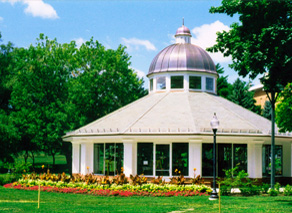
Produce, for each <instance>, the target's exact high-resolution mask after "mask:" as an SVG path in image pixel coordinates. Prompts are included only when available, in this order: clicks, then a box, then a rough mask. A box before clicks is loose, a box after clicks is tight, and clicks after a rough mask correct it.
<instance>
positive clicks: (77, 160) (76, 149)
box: [72, 143, 80, 174]
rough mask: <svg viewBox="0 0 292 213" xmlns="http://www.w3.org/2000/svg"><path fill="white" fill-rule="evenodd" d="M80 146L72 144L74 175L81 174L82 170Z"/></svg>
mask: <svg viewBox="0 0 292 213" xmlns="http://www.w3.org/2000/svg"><path fill="white" fill-rule="evenodd" d="M79 165H80V144H79V143H73V144H72V173H73V174H74V173H79V171H80V168H79Z"/></svg>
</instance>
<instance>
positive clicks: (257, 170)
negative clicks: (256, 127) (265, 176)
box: [247, 143, 263, 178]
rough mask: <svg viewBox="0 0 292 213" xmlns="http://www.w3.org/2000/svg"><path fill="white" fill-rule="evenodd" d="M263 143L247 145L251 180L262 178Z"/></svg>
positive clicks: (248, 169)
mask: <svg viewBox="0 0 292 213" xmlns="http://www.w3.org/2000/svg"><path fill="white" fill-rule="evenodd" d="M262 146H263V145H262V143H260V144H255V143H251V144H248V145H247V172H248V174H249V177H250V178H262V173H263V169H262V166H263V164H262Z"/></svg>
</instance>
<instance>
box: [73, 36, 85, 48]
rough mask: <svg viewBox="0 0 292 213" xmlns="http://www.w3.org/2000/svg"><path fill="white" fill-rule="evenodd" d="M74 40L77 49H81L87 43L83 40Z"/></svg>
mask: <svg viewBox="0 0 292 213" xmlns="http://www.w3.org/2000/svg"><path fill="white" fill-rule="evenodd" d="M73 40H75V42H76V45H77V48H79V47H81V45H82V44H83V43H84V42H85V40H84V39H83V38H75V39H73Z"/></svg>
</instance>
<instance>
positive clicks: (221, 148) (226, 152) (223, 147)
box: [217, 144, 232, 177]
mask: <svg viewBox="0 0 292 213" xmlns="http://www.w3.org/2000/svg"><path fill="white" fill-rule="evenodd" d="M217 145H218V148H217V149H218V152H217V153H218V154H217V156H218V158H217V165H218V177H224V176H225V172H224V170H229V169H231V167H232V164H231V162H232V149H231V147H232V145H231V144H217Z"/></svg>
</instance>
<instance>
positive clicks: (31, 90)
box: [0, 34, 146, 163]
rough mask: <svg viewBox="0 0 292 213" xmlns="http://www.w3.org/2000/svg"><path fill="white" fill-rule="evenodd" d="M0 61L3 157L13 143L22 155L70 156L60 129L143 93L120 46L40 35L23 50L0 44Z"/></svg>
mask: <svg viewBox="0 0 292 213" xmlns="http://www.w3.org/2000/svg"><path fill="white" fill-rule="evenodd" d="M8 53H9V54H8ZM0 60H1V65H2V64H6V65H7V66H1V67H0V71H1V79H0V88H1V93H0V96H1V98H2V97H5V98H6V99H2V100H4V101H2V100H1V101H2V102H1V103H0V120H1V121H2V122H1V124H0V133H1V135H4V136H3V137H2V136H1V139H0V140H1V141H0V142H1V147H2V148H3V147H4V145H5V147H4V149H2V150H1V151H3V150H5V151H4V152H5V153H7V156H11V154H13V153H12V152H11V150H13V149H11V147H10V144H13V146H14V147H17V149H15V152H16V153H17V152H18V153H22V152H23V151H24V153H25V158H26V159H27V158H28V156H29V155H30V156H31V157H32V158H33V156H34V154H35V153H37V152H39V151H44V152H45V153H47V154H48V155H51V156H53V159H54V156H55V155H56V154H57V153H59V152H61V151H62V150H64V151H63V153H64V154H66V155H67V157H68V158H70V156H71V153H70V146H68V143H62V138H61V137H62V136H63V135H64V134H65V133H66V132H68V131H72V130H73V129H76V128H78V127H80V126H82V125H84V124H87V123H88V122H91V121H93V120H95V119H98V118H100V117H101V116H104V115H106V114H107V113H110V112H112V111H113V110H115V109H118V108H120V107H121V106H124V105H126V104H128V103H130V102H132V101H134V100H136V99H138V98H140V97H142V96H144V95H145V94H146V90H145V89H144V88H143V86H142V85H143V80H142V79H139V78H138V77H137V74H136V73H135V72H134V70H132V69H130V68H129V66H130V57H129V55H128V54H127V53H126V51H125V47H122V46H119V47H118V48H117V49H116V50H113V49H106V48H105V47H104V46H103V45H102V44H100V43H99V42H98V41H94V40H93V39H91V40H90V41H87V42H85V43H84V44H83V45H82V46H81V47H80V48H77V45H76V43H75V41H72V42H70V43H63V44H60V43H58V42H57V39H53V40H51V39H49V38H48V37H46V36H45V35H43V34H40V36H39V38H38V39H37V41H36V44H35V45H30V46H29V47H28V48H11V44H9V45H5V46H2V45H1V55H0ZM2 62H3V63H2ZM4 62H5V63H4ZM3 73H4V74H5V75H4V74H3ZM2 74H3V75H2ZM2 76H4V77H6V76H8V77H9V78H8V77H7V80H5V79H6V78H2ZM2 88H5V89H6V90H7V92H5V94H4V93H3V91H4V89H2ZM2 133H3V134H2ZM12 133H13V134H12ZM15 133H17V134H15ZM12 139H14V140H12ZM8 142H9V143H8ZM10 149H11V150H10ZM0 160H5V159H4V157H3V155H1V159H0ZM53 163H54V162H53Z"/></svg>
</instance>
